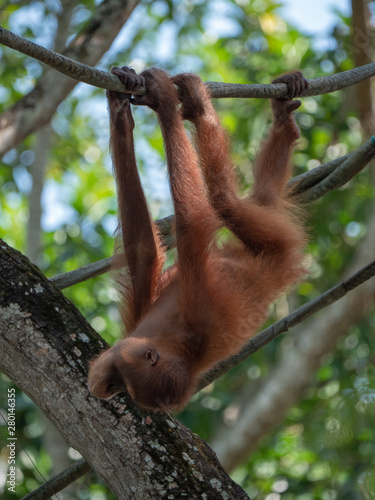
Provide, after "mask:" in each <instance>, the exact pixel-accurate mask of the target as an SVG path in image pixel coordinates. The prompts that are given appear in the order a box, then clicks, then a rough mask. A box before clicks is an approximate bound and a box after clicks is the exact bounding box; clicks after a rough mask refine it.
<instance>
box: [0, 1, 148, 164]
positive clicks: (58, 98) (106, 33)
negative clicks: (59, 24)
mask: <svg viewBox="0 0 375 500" xmlns="http://www.w3.org/2000/svg"><path fill="white" fill-rule="evenodd" d="M139 1H140V0H127V1H124V0H105V1H103V2H102V3H101V4H99V5H98V6H97V8H96V10H95V13H94V14H93V16H92V18H91V20H90V22H88V23H87V25H86V27H85V28H84V30H82V31H81V32H80V33H79V34H78V35H77V36H76V37H75V38H74V39H73V40H71V41H70V42H69V44H68V46H67V47H66V49H65V50H64V55H65V56H67V57H69V59H77V60H78V61H80V62H84V63H86V64H88V65H90V67H92V66H95V65H96V64H97V63H98V61H99V60H100V59H101V57H102V56H103V54H104V53H105V52H106V51H107V50H108V49H109V47H110V46H111V44H112V42H113V40H114V39H115V38H116V36H117V34H118V33H119V31H120V30H121V28H122V26H123V25H124V23H125V22H126V21H127V19H128V18H129V16H130V14H131V13H132V12H133V10H134V8H135V7H136V6H137V4H138V3H139ZM4 33H5V31H4V28H2V27H0V36H4ZM72 64H75V62H74V61H72ZM76 85H77V81H75V80H72V79H71V78H68V77H66V76H63V75H61V74H60V73H58V72H56V71H54V70H52V69H49V68H48V69H47V71H46V72H45V73H44V74H43V76H42V77H41V78H40V79H39V80H38V82H37V84H36V85H35V87H34V89H33V90H32V91H31V92H29V93H28V94H27V95H25V96H24V97H23V98H22V99H20V100H19V101H17V102H16V104H14V106H12V107H11V108H9V109H7V110H6V111H4V113H2V114H1V115H0V157H1V156H2V155H3V154H5V153H6V152H7V151H9V150H10V149H12V148H13V147H14V146H16V145H17V144H19V143H20V142H22V141H23V140H24V139H25V138H26V137H27V136H28V135H29V134H31V133H33V132H35V131H36V130H38V129H39V128H41V127H42V126H43V125H45V124H47V123H49V121H50V120H51V118H52V116H53V114H54V113H55V111H56V109H57V107H58V105H59V104H60V103H61V102H62V101H63V100H64V99H65V98H66V97H67V95H68V94H69V92H70V91H71V90H73V88H74V87H75V86H76Z"/></svg>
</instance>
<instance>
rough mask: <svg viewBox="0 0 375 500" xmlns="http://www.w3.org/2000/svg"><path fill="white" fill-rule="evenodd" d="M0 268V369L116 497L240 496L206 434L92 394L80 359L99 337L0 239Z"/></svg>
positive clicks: (100, 344) (94, 349)
mask: <svg viewBox="0 0 375 500" xmlns="http://www.w3.org/2000/svg"><path fill="white" fill-rule="evenodd" d="M0 269H1V270H2V271H1V273H0V304H1V306H0V351H1V353H2V354H1V358H0V369H1V370H2V371H3V372H4V373H5V374H6V375H7V376H8V377H10V378H11V379H12V380H14V382H15V383H16V384H17V385H18V386H19V387H20V389H21V390H22V391H24V392H25V393H26V394H27V395H28V396H29V397H30V398H31V399H33V400H34V401H35V403H36V404H37V405H38V406H40V408H41V409H42V410H43V412H44V413H45V414H46V415H47V416H48V418H49V419H50V420H51V421H52V422H53V423H54V424H55V425H56V427H57V428H58V429H59V430H60V431H61V433H62V435H63V436H64V438H65V439H66V441H67V442H68V443H69V444H70V446H72V447H73V448H75V449H76V450H78V451H79V453H81V455H82V456H83V457H84V458H85V459H86V461H87V462H88V463H89V464H90V466H91V467H92V468H93V469H94V470H95V471H96V472H97V473H98V474H99V475H100V476H101V477H102V478H103V479H104V480H105V481H106V483H107V484H108V486H109V487H110V489H111V490H112V491H113V493H114V494H115V495H116V496H117V497H118V498H119V499H120V500H122V499H124V500H125V499H126V500H129V499H149V498H150V499H151V498H164V497H167V496H168V495H173V497H174V498H181V497H183V496H185V497H186V498H189V499H198V498H205V496H206V498H208V499H216V498H229V499H236V500H237V499H245V498H248V496H247V495H246V493H245V492H244V491H243V490H242V489H241V488H240V487H239V486H238V485H237V484H236V483H234V482H233V481H232V480H231V479H230V478H229V476H228V475H227V474H226V473H225V471H224V469H223V468H222V467H221V465H220V463H219V462H218V461H217V458H216V456H215V454H214V453H213V452H212V450H211V449H210V448H209V447H208V446H207V444H206V443H205V442H204V441H203V440H202V439H200V438H199V437H198V436H197V435H195V434H193V433H192V432H191V431H189V430H188V429H187V428H185V427H184V426H182V425H181V424H180V423H179V422H178V421H177V420H176V419H175V418H174V417H173V416H171V415H164V414H156V413H150V412H144V411H141V410H140V409H139V408H138V407H137V406H135V405H134V403H133V402H132V400H131V399H130V397H129V396H127V395H124V396H122V397H115V398H114V399H113V400H111V401H100V400H98V399H96V398H94V397H92V396H91V395H90V393H89V391H88V389H87V369H88V363H89V360H90V359H92V358H93V357H94V356H96V355H97V354H98V353H99V352H100V350H101V349H103V348H105V347H106V345H105V343H104V341H103V340H102V339H101V338H100V336H99V335H98V334H97V333H96V332H95V331H94V330H93V329H92V328H91V326H90V325H89V324H88V323H87V322H86V320H85V319H84V318H83V317H82V315H81V314H80V313H79V311H78V310H77V309H76V308H75V307H74V306H73V305H72V304H71V303H70V302H69V301H68V300H67V299H66V298H65V297H64V296H63V295H62V293H61V292H60V291H59V290H58V289H57V288H55V287H54V285H53V284H51V283H50V282H49V281H48V280H47V279H46V278H45V277H44V276H43V274H42V273H41V272H40V271H39V270H38V269H37V268H36V267H35V266H33V265H32V264H31V263H30V262H29V261H28V259H26V257H24V256H22V255H21V254H20V253H19V252H17V251H15V250H13V249H11V248H10V247H9V246H8V245H6V244H5V243H4V242H2V241H1V240H0ZM204 495H205V496H204Z"/></svg>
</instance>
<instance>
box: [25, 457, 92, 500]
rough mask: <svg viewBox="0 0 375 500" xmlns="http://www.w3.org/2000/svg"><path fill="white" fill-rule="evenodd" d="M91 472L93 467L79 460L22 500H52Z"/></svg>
mask: <svg viewBox="0 0 375 500" xmlns="http://www.w3.org/2000/svg"><path fill="white" fill-rule="evenodd" d="M89 470H91V467H90V465H89V464H88V463H87V462H86V460H84V459H81V460H78V462H76V463H75V464H73V465H71V466H70V467H68V468H67V469H65V470H64V471H62V472H61V473H60V474H58V475H56V476H55V477H53V478H51V479H49V480H48V481H46V482H45V483H44V484H42V485H41V486H39V488H37V489H35V490H34V491H32V492H30V493H28V494H27V495H26V496H24V497H23V498H22V500H46V499H48V498H51V497H52V496H53V495H56V493H58V492H59V491H61V490H63V489H64V488H66V487H67V486H69V485H70V484H72V483H73V482H74V481H76V480H77V479H78V478H80V477H81V476H84V475H85V474H87V472H89Z"/></svg>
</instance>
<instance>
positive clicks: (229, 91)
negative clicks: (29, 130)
mask: <svg viewBox="0 0 375 500" xmlns="http://www.w3.org/2000/svg"><path fill="white" fill-rule="evenodd" d="M0 42H1V43H2V44H3V45H6V46H7V47H10V48H11V49H14V50H17V51H19V52H22V53H23V54H25V55H28V56H30V57H33V58H34V59H37V60H38V61H41V62H43V63H45V64H47V65H48V66H51V67H52V68H54V69H56V70H57V71H60V73H64V74H65V75H67V76H70V77H71V78H74V79H75V80H79V81H81V82H85V83H88V84H90V85H93V86H95V87H100V88H104V89H109V90H116V91H117V92H125V93H127V92H129V91H128V90H127V89H126V88H125V87H124V85H123V84H122V83H121V82H120V80H119V79H118V78H117V77H116V76H114V75H112V74H111V73H108V72H106V71H101V70H98V69H95V68H93V67H91V66H87V65H86V64H82V63H80V62H77V61H73V60H72V59H69V58H68V57H66V56H63V55H62V54H58V53H57V52H53V51H52V50H48V49H46V48H45V47H41V46H40V45H37V44H36V43H34V42H31V41H29V40H26V39H24V38H22V37H20V36H18V35H16V34H15V33H12V32H11V31H9V30H6V29H5V28H3V27H1V26H0ZM374 75H375V63H370V64H366V65H365V66H361V67H359V68H354V69H351V70H348V71H344V72H342V73H337V74H335V75H329V76H324V77H320V78H314V79H313V80H309V88H308V89H307V90H305V91H304V92H303V93H302V94H301V97H305V96H311V95H319V94H326V93H328V92H334V91H336V90H340V89H343V88H345V87H349V86H350V85H354V84H355V83H358V82H360V81H362V80H365V79H366V78H369V77H371V76H374ZM205 83H206V85H207V87H208V89H209V91H210V93H211V97H214V98H223V97H243V98H245V97H246V98H247V97H259V98H262V97H263V98H270V97H284V96H285V95H286V94H287V85H286V84H285V83H277V84H269V85H267V84H265V85H246V84H237V83H222V82H205ZM145 92H146V90H145V88H141V89H139V91H137V92H134V94H135V95H143V94H144V93H145Z"/></svg>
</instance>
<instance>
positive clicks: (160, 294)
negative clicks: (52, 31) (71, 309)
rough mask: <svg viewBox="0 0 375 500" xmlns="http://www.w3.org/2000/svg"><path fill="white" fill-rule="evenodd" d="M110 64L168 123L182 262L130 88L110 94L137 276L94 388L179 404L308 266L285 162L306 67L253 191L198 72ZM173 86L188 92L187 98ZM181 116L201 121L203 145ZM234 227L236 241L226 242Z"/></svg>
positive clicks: (294, 78) (92, 380)
mask: <svg viewBox="0 0 375 500" xmlns="http://www.w3.org/2000/svg"><path fill="white" fill-rule="evenodd" d="M112 71H113V73H114V74H116V75H117V76H119V78H120V79H121V80H122V81H123V83H125V84H126V85H127V87H128V88H130V89H133V90H134V89H137V88H139V87H140V86H141V85H144V84H145V85H146V88H147V94H146V96H143V97H134V98H133V99H132V102H134V103H136V104H141V105H147V106H149V107H151V108H152V109H153V110H154V111H156V113H157V115H158V119H159V123H160V126H161V129H162V133H163V138H164V145H165V150H166V155H167V161H168V169H169V177H170V182H171V189H172V196H173V201H174V206H175V214H176V241H177V252H178V259H177V262H176V264H175V265H174V266H173V267H172V268H169V269H168V270H167V271H165V272H164V273H162V272H161V269H162V265H163V263H164V251H163V248H162V246H161V244H160V240H159V237H158V235H157V231H156V229H155V226H154V224H153V222H152V221H151V219H150V215H149V211H148V208H147V204H146V200H145V197H144V194H143V191H142V187H141V184H140V181H139V176H138V172H137V167H136V163H135V157H134V145H133V135H132V131H133V127H134V122H133V119H132V116H131V112H130V105H129V96H127V95H124V94H118V93H115V92H108V101H109V110H110V118H111V143H112V151H113V161H114V169H115V175H116V182H117V186H118V198H119V216H120V226H121V234H122V239H123V245H124V251H125V255H126V260H127V265H128V271H129V277H128V278H127V279H124V280H123V281H122V282H121V285H122V289H123V292H124V296H126V301H127V302H126V303H127V310H126V314H125V315H124V323H125V326H126V333H127V338H125V339H124V340H122V341H120V342H119V343H118V344H116V345H115V346H114V347H112V348H111V349H109V350H108V351H106V352H105V353H103V354H102V355H101V356H99V357H98V358H97V359H96V360H95V361H94V362H93V363H92V365H91V368H90V373H89V386H90V390H91V391H92V393H93V394H94V395H95V396H97V397H100V398H108V397H110V396H112V395H113V394H115V393H116V392H119V391H123V390H125V389H127V390H128V391H129V393H130V394H131V396H132V397H133V399H134V401H135V402H136V403H137V404H139V405H140V406H142V407H145V408H149V409H153V410H158V409H164V408H172V409H181V408H182V407H183V406H184V405H185V404H186V403H187V402H188V400H189V398H190V396H191V395H192V394H193V393H194V390H195V388H196V383H197V380H198V378H199V376H200V375H201V374H202V373H203V372H205V371H207V370H208V369H209V368H211V367H212V366H213V365H214V364H215V363H217V362H218V361H220V360H222V359H224V358H226V357H229V356H231V355H232V354H234V353H236V352H238V351H239V350H240V349H241V347H242V346H243V345H244V343H245V342H246V341H247V340H248V339H249V338H250V337H252V336H253V335H254V334H255V332H256V330H257V329H258V328H259V327H260V326H261V324H262V322H263V321H264V319H265V316H266V313H267V309H268V306H269V304H270V302H271V301H272V300H274V299H275V298H276V297H277V295H278V294H280V293H281V292H282V291H284V290H285V288H286V287H287V286H288V285H290V284H291V283H294V282H295V281H297V280H298V279H299V278H300V277H301V275H302V273H303V268H302V265H301V262H302V249H303V246H304V244H305V233H304V231H303V228H302V224H301V223H300V222H299V219H298V218H297V217H296V216H295V215H293V205H292V204H291V202H289V201H287V200H286V192H285V188H286V183H287V181H288V179H289V177H290V164H289V159H290V155H291V152H292V149H293V145H294V142H295V140H296V139H297V138H298V137H299V131H298V128H297V126H296V123H295V121H294V117H293V111H294V110H295V109H297V108H298V107H299V101H292V100H291V99H292V98H293V97H295V96H296V95H299V93H300V92H301V91H302V90H303V89H304V88H305V87H306V86H307V82H306V80H305V79H304V78H303V76H302V74H301V73H299V72H297V73H293V74H289V75H284V77H281V78H280V79H278V80H276V82H280V81H281V82H285V83H287V85H288V90H289V92H290V96H289V97H290V98H289V99H283V100H282V99H277V100H276V99H274V100H273V101H272V107H273V111H274V122H273V125H272V128H271V131H270V134H269V137H268V139H267V140H266V142H265V143H264V145H263V147H262V150H261V152H260V154H259V157H258V161H257V163H256V165H255V168H254V178H255V183H254V187H253V190H252V193H251V194H250V196H249V197H248V198H246V199H239V198H238V197H237V192H238V186H237V185H236V180H235V174H234V169H233V166H232V164H231V162H230V159H229V147H228V139H227V137H226V135H225V133H224V131H223V129H222V128H221V126H220V123H219V119H218V117H217V115H216V113H215V111H214V109H213V107H212V104H211V100H210V97H209V95H208V93H207V91H206V89H205V86H204V85H203V83H202V82H201V80H200V78H199V77H197V76H196V75H178V76H176V77H174V78H172V79H170V78H169V77H168V76H167V75H166V74H165V73H164V72H163V71H161V70H158V69H152V70H148V71H146V72H144V73H142V74H141V75H140V76H137V75H135V73H134V71H133V70H129V69H128V68H122V69H119V68H114V69H113V70H112ZM173 84H176V85H177V86H178V87H179V91H180V95H182V106H181V108H180V109H178V106H179V98H178V95H177V91H176V89H175V86H174V85H173ZM183 119H188V120H190V121H192V122H193V124H194V126H195V129H196V149H197V151H195V149H194V148H193V147H192V145H191V144H190V142H189V140H188V138H187V135H186V133H185V129H184V126H183ZM223 225H224V226H226V227H228V228H229V229H230V230H231V231H232V233H233V234H234V235H235V236H236V241H235V242H233V243H227V244H225V245H224V246H223V248H218V247H217V245H216V244H215V241H214V235H215V232H216V230H217V229H218V228H220V227H221V226H223Z"/></svg>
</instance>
